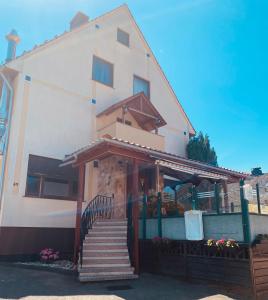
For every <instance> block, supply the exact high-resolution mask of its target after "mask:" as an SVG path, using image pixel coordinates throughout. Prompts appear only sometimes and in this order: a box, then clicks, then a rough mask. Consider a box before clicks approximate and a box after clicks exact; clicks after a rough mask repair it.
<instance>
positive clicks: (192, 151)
mask: <svg viewBox="0 0 268 300" xmlns="http://www.w3.org/2000/svg"><path fill="white" fill-rule="evenodd" d="M186 150H187V155H188V158H190V159H194V160H198V161H201V162H205V163H208V164H210V165H212V166H218V162H217V155H216V152H215V149H214V148H213V147H211V146H210V141H209V137H208V135H207V134H206V135H204V134H203V133H202V132H201V131H200V132H199V134H198V135H197V136H195V137H193V138H191V139H190V141H189V143H188V145H187V149H186Z"/></svg>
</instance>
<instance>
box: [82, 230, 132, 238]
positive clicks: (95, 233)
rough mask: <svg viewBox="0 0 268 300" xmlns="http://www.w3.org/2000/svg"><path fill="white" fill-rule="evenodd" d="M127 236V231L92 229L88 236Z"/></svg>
mask: <svg viewBox="0 0 268 300" xmlns="http://www.w3.org/2000/svg"><path fill="white" fill-rule="evenodd" d="M95 236H96V237H117V236H118V237H125V238H126V237H127V231H122V232H121V231H110V232H107V231H93V230H92V231H90V232H89V233H88V234H87V235H86V238H87V237H95Z"/></svg>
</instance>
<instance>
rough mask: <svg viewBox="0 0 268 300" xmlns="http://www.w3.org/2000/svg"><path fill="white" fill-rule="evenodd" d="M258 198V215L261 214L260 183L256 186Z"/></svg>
mask: <svg viewBox="0 0 268 300" xmlns="http://www.w3.org/2000/svg"><path fill="white" fill-rule="evenodd" d="M256 196H257V204H258V214H261V199H260V187H259V184H258V183H257V184H256Z"/></svg>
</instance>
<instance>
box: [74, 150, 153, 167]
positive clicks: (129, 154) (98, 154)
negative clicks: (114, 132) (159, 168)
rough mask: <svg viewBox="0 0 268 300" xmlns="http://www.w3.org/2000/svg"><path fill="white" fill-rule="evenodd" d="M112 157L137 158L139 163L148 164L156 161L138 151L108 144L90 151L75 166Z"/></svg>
mask: <svg viewBox="0 0 268 300" xmlns="http://www.w3.org/2000/svg"><path fill="white" fill-rule="evenodd" d="M110 155H118V156H123V157H126V158H131V159H133V158H135V159H137V160H139V161H143V162H148V163H152V164H153V163H154V159H152V158H151V157H149V155H148V154H146V153H141V152H138V151H134V150H131V149H126V148H122V147H117V146H115V145H111V144H107V145H105V146H104V145H103V146H102V147H101V148H97V149H95V150H94V151H88V152H86V153H84V154H82V155H81V156H80V157H79V158H78V160H77V162H76V163H75V164H74V167H75V166H79V165H80V164H81V163H88V162H90V161H93V160H96V159H102V158H105V157H107V156H110Z"/></svg>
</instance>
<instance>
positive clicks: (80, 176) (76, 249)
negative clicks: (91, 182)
mask: <svg viewBox="0 0 268 300" xmlns="http://www.w3.org/2000/svg"><path fill="white" fill-rule="evenodd" d="M84 190H85V164H81V165H80V166H79V172H78V198H77V204H76V222H75V241H74V257H73V261H74V263H75V264H76V263H77V256H78V252H79V248H80V229H81V216H82V203H83V200H84Z"/></svg>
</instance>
